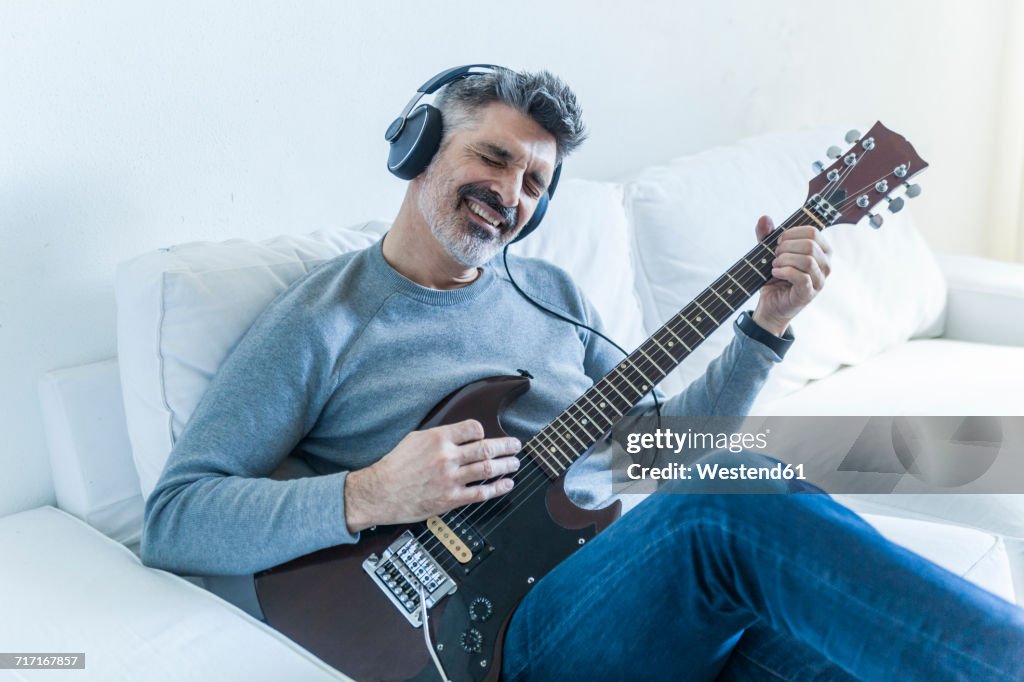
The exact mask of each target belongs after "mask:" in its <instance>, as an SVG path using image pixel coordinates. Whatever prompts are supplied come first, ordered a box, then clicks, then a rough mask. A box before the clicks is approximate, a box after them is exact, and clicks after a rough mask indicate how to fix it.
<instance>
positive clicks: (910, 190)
mask: <svg viewBox="0 0 1024 682" xmlns="http://www.w3.org/2000/svg"><path fill="white" fill-rule="evenodd" d="M920 193H921V185H907V196H908V197H910V198H911V199H913V198H914V197H916V196H917V195H919V194H920Z"/></svg>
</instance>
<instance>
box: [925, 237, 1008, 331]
mask: <svg viewBox="0 0 1024 682" xmlns="http://www.w3.org/2000/svg"><path fill="white" fill-rule="evenodd" d="M936 258H937V259H938V261H939V267H941V268H942V272H943V274H945V276H946V282H947V283H948V285H949V293H948V298H947V301H946V324H945V333H944V334H943V337H944V338H947V339H955V340H959V341H975V342H978V343H992V344H997V345H1003V346H1024V264H1018V263H1006V262H1003V261H997V260H991V259H988V258H979V257H978V256H964V255H960V254H952V253H940V254H936Z"/></svg>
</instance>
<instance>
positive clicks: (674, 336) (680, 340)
mask: <svg viewBox="0 0 1024 682" xmlns="http://www.w3.org/2000/svg"><path fill="white" fill-rule="evenodd" d="M664 329H665V331H667V332H668V333H669V334H671V335H672V338H674V339H675V340H676V341H678V342H679V343H681V344H683V348H685V349H686V352H687V353H692V352H693V349H692V348H690V347H689V346H688V345H686V342H685V341H683V340H682V339H681V338H679V337H678V336H676V333H675V332H674V331H672V327H670V326H668V325H667V324H666V325H665V327H664Z"/></svg>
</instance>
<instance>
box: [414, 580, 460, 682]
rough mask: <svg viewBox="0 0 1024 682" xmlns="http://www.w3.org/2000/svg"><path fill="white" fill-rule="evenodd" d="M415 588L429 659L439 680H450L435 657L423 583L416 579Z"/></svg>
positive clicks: (442, 681) (447, 681)
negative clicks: (418, 595) (418, 597)
mask: <svg viewBox="0 0 1024 682" xmlns="http://www.w3.org/2000/svg"><path fill="white" fill-rule="evenodd" d="M417 583H418V584H417V586H416V589H417V590H419V593H420V615H421V617H422V618H423V641H424V642H426V644H427V652H428V653H429V654H430V658H431V660H433V661H434V667H435V668H437V674H438V675H440V676H441V682H452V680H451V678H450V677H448V673H446V672H445V670H444V666H443V665H441V659H440V658H438V657H437V652H436V651H434V642H433V641H432V640H431V639H430V622H429V621H428V620H427V619H428V617H429V616H427V595H426V593H425V592H424V591H423V583H421V582H419V581H417Z"/></svg>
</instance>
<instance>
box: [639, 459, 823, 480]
mask: <svg viewBox="0 0 1024 682" xmlns="http://www.w3.org/2000/svg"><path fill="white" fill-rule="evenodd" d="M626 475H627V476H629V478H630V479H632V480H634V481H640V480H643V479H652V480H683V481H689V480H693V479H697V480H701V481H713V480H718V481H757V480H761V481H765V480H775V481H791V480H794V479H795V480H798V481H804V480H807V479H806V477H805V476H804V465H803V464H783V463H782V462H779V463H778V464H775V465H773V466H759V467H753V466H747V465H746V464H740V465H738V466H722V465H721V464H706V463H701V462H698V463H696V464H694V465H693V466H686V465H684V464H669V465H667V466H663V467H645V466H641V465H639V464H630V465H629V468H627V469H626Z"/></svg>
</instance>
